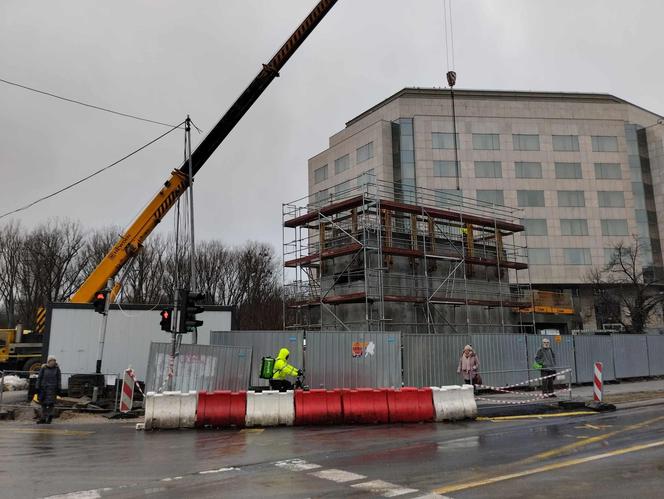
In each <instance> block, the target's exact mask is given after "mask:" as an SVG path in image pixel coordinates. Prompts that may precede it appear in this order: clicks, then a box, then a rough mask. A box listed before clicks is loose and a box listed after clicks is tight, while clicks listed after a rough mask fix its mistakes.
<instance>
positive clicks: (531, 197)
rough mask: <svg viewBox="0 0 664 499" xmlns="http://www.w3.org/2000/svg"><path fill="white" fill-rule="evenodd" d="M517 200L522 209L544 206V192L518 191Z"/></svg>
mask: <svg viewBox="0 0 664 499" xmlns="http://www.w3.org/2000/svg"><path fill="white" fill-rule="evenodd" d="M516 200H517V204H518V205H519V206H520V207H522V208H523V207H529V206H531V207H536V206H544V191H516Z"/></svg>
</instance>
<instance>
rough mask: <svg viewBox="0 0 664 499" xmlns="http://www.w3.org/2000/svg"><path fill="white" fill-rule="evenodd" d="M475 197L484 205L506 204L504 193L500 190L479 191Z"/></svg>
mask: <svg viewBox="0 0 664 499" xmlns="http://www.w3.org/2000/svg"><path fill="white" fill-rule="evenodd" d="M475 197H476V198H477V200H478V201H480V202H483V203H490V204H505V199H504V198H503V191H499V190H490V189H479V190H478V191H477V193H476V196H475Z"/></svg>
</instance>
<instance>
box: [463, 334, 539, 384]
mask: <svg viewBox="0 0 664 499" xmlns="http://www.w3.org/2000/svg"><path fill="white" fill-rule="evenodd" d="M470 345H471V346H472V347H473V349H474V350H475V353H476V354H477V356H478V358H479V361H480V368H479V372H480V375H482V381H483V384H485V385H489V386H507V385H513V384H515V383H520V382H522V381H524V380H523V379H522V378H523V370H526V371H527V370H528V369H529V366H528V351H527V346H526V335H525V334H497V333H494V334H471V335H470ZM460 355H461V352H459V356H460ZM515 370H516V371H521V372H500V371H515ZM482 373H490V374H488V375H486V376H485V375H484V374H482Z"/></svg>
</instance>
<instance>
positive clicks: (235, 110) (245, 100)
mask: <svg viewBox="0 0 664 499" xmlns="http://www.w3.org/2000/svg"><path fill="white" fill-rule="evenodd" d="M335 3H337V0H321V1H319V2H318V4H316V6H315V7H314V9H313V10H312V11H311V12H310V13H309V15H308V16H307V17H306V18H305V19H304V21H302V23H301V24H300V25H299V26H298V27H297V29H296V30H295V32H294V33H293V34H292V35H291V36H290V38H288V40H286V42H285V43H284V44H283V45H282V46H281V48H280V49H279V50H278V51H277V53H276V54H275V55H274V57H272V59H271V60H270V61H269V62H268V63H267V64H263V67H262V69H261V70H260V72H259V73H258V75H257V76H256V77H255V78H254V79H253V81H252V82H251V83H250V84H249V86H248V87H247V88H246V89H245V90H244V92H242V94H241V95H240V96H239V97H238V98H237V100H236V101H235V102H234V103H233V105H231V107H230V108H229V109H228V111H226V113H225V114H224V115H223V116H222V117H221V119H220V120H219V122H218V123H217V124H216V125H215V126H214V128H213V129H212V130H211V131H210V133H208V135H207V136H206V137H205V138H204V139H203V141H202V142H201V143H200V144H199V145H198V147H196V150H195V151H194V152H193V153H192V155H191V161H192V176H193V175H196V173H197V172H198V171H199V170H200V169H201V167H202V166H203V165H204V164H205V162H206V161H207V160H208V159H209V158H210V156H212V153H214V151H215V150H216V149H217V147H219V145H220V144H221V143H222V142H223V141H224V139H225V138H226V137H227V136H228V134H229V133H230V132H231V131H232V130H233V128H234V127H235V125H237V124H238V122H239V121H240V120H241V119H242V117H243V116H244V115H245V113H246V112H247V111H248V110H249V109H250V108H251V106H252V105H253V104H254V102H256V100H257V99H258V98H259V97H260V95H261V94H262V93H263V91H264V90H265V89H266V88H267V87H268V85H269V84H270V83H271V82H272V80H274V78H276V77H278V76H279V71H281V68H283V66H284V65H285V64H286V62H287V61H288V60H289V59H290V58H291V56H292V55H293V54H294V53H295V51H296V50H297V49H298V48H299V47H300V45H301V44H302V42H304V40H305V39H306V38H307V36H309V35H310V34H311V32H312V31H313V30H314V29H315V28H316V26H317V25H318V23H320V21H321V20H322V19H323V18H324V17H325V15H326V14H327V13H328V12H329V11H330V9H332V7H333V6H334V4H335ZM187 187H189V163H188V162H187V161H185V162H184V164H183V165H182V166H181V167H180V168H179V169H177V170H174V171H173V172H172V174H171V177H170V178H169V179H168V180H167V181H166V182H165V183H164V187H162V188H161V189H160V190H159V192H158V193H157V195H156V196H155V197H154V198H153V199H152V201H151V202H150V203H149V204H148V205H147V206H146V208H145V209H144V210H143V211H142V212H141V214H140V215H139V216H138V217H137V218H136V220H135V221H134V222H133V223H132V224H131V226H130V227H129V229H127V231H126V232H125V233H124V234H123V235H122V236H121V237H120V239H119V240H118V241H117V242H116V243H115V245H114V246H113V248H111V250H110V251H109V252H108V254H107V255H106V256H105V257H104V259H103V260H102V261H101V262H100V263H99V265H97V268H95V270H94V271H93V272H92V273H91V274H90V275H89V276H88V278H87V279H86V280H85V282H84V283H83V284H82V285H81V287H80V288H79V289H78V290H77V291H76V293H74V295H72V297H71V298H70V301H72V302H74V303H90V302H91V301H92V300H93V299H94V296H95V293H96V292H97V291H99V290H100V289H102V288H104V287H105V286H106V283H107V281H108V279H110V278H113V277H115V276H116V275H117V274H118V272H120V270H121V269H122V267H123V266H124V265H125V263H127V261H128V260H129V259H130V258H131V257H133V256H134V255H135V254H136V253H137V252H138V251H140V249H141V247H142V244H143V241H145V239H146V238H147V237H148V236H149V235H150V233H151V232H152V231H153V230H154V228H155V227H156V226H157V224H159V222H161V220H162V219H163V217H164V216H165V215H166V213H168V211H169V210H170V209H171V207H172V206H173V205H174V204H175V203H176V201H177V200H178V199H179V197H180V196H181V195H182V194H183V193H184V192H185V191H186V190H187ZM114 291H115V292H117V289H115V290H114ZM112 296H114V293H113V294H112Z"/></svg>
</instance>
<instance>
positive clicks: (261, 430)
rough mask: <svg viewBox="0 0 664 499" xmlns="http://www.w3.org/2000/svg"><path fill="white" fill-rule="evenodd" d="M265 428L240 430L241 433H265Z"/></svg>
mask: <svg viewBox="0 0 664 499" xmlns="http://www.w3.org/2000/svg"><path fill="white" fill-rule="evenodd" d="M264 431H265V428H244V429H242V430H240V433H263V432H264Z"/></svg>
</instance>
